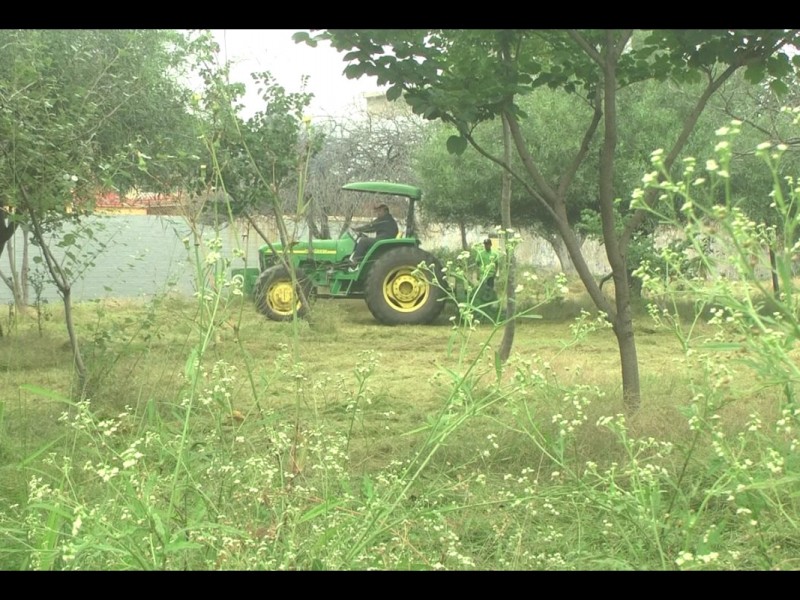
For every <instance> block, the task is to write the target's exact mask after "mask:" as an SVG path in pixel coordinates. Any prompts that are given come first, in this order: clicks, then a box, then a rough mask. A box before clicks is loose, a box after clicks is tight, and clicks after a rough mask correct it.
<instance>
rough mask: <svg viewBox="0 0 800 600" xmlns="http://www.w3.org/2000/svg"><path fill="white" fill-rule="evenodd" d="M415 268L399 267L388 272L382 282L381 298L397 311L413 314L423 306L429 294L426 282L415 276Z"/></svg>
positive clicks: (423, 278)
mask: <svg viewBox="0 0 800 600" xmlns="http://www.w3.org/2000/svg"><path fill="white" fill-rule="evenodd" d="M415 270H416V268H415V267H399V268H397V269H393V270H391V271H389V273H388V274H387V275H386V278H385V279H384V280H383V297H384V299H385V300H386V302H387V303H388V304H389V306H391V307H392V308H394V309H395V310H397V311H400V312H414V311H415V310H419V308H420V307H421V306H422V305H424V304H425V301H426V300H427V299H428V296H430V293H431V286H430V284H429V283H428V280H427V279H425V277H423V276H422V275H421V274H420V275H415V274H414V271H415Z"/></svg>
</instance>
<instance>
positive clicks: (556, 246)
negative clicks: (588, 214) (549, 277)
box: [540, 233, 585, 276]
mask: <svg viewBox="0 0 800 600" xmlns="http://www.w3.org/2000/svg"><path fill="white" fill-rule="evenodd" d="M540 235H541V236H542V238H543V239H544V240H545V241H546V242H547V243H549V244H550V246H551V247H552V248H553V252H555V254H556V258H558V264H559V265H561V272H562V273H564V274H565V275H569V276H575V275H577V274H578V270H577V269H576V268H575V263H574V262H572V258H571V257H570V255H569V250H567V245H566V244H565V243H564V240H563V239H562V238H561V237H560V236H558V235H556V234H554V233H553V234H551V233H545V234H540ZM576 237H577V238H578V243H579V244H580V246H579V247H581V248H582V247H583V242H584V239H585V238H583V237H581V236H578V235H577V234H576Z"/></svg>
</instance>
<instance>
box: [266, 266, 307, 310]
mask: <svg viewBox="0 0 800 600" xmlns="http://www.w3.org/2000/svg"><path fill="white" fill-rule="evenodd" d="M300 288H302V290H303V294H304V296H305V298H306V302H303V299H302V296H301V295H300V293H299V290H300ZM312 289H313V288H312V285H311V282H310V281H309V280H308V278H307V277H304V276H303V274H302V273H299V272H298V273H297V287H292V274H291V273H290V272H289V270H288V269H287V268H286V267H284V266H282V265H276V266H274V267H270V268H268V269H266V270H265V271H263V272H262V273H261V275H259V277H258V280H257V281H256V284H255V287H254V292H253V294H254V297H255V304H256V309H257V310H258V312H260V313H261V314H263V315H264V316H266V317H268V318H270V319H272V320H273V321H291V320H292V314H293V313H294V312H297V316H298V317H304V316H305V315H306V314H308V309H309V307H308V304H307V303H308V302H310V301H311V293H312Z"/></svg>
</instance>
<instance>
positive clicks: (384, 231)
mask: <svg viewBox="0 0 800 600" xmlns="http://www.w3.org/2000/svg"><path fill="white" fill-rule="evenodd" d="M375 213H376V217H375V218H374V219H373V220H372V221H371V222H369V223H367V224H366V225H362V226H361V227H353V231H357V232H359V233H374V234H375V237H367V236H362V237H359V238H358V241H357V242H356V248H355V250H354V251H353V254H352V255H351V256H350V264H351V268H355V267H356V266H357V265H358V264H359V263H360V262H361V259H362V258H364V255H365V254H366V253H367V250H369V249H370V248H371V247H372V245H373V244H374V243H375V242H377V241H378V240H388V239H392V238H395V237H397V232H398V228H397V221H395V220H394V217H393V216H392V214H391V213H390V212H389V207H388V206H386V205H385V204H378V205H377V206H376V207H375Z"/></svg>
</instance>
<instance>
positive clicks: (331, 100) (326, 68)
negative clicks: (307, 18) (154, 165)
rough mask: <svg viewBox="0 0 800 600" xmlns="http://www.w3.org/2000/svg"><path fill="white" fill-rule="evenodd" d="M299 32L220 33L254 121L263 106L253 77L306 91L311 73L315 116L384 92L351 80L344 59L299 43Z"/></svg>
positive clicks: (342, 109)
mask: <svg viewBox="0 0 800 600" xmlns="http://www.w3.org/2000/svg"><path fill="white" fill-rule="evenodd" d="M296 31H298V30H296V29H214V30H212V32H213V34H214V36H215V38H216V39H217V41H218V42H219V45H220V48H221V52H222V55H221V56H222V59H223V60H230V61H231V62H232V63H233V66H232V68H231V78H232V79H233V80H235V81H240V82H242V83H245V84H247V86H248V94H247V95H246V96H245V105H246V106H247V109H246V111H245V114H244V115H243V116H244V117H249V116H251V115H252V113H253V112H255V111H256V110H258V109H259V108H261V107H260V106H259V105H258V103H259V100H258V96H257V94H256V92H255V89H254V86H253V84H252V79H251V78H250V73H253V72H258V71H269V72H270V73H272V75H273V76H274V77H275V79H276V81H277V82H278V83H279V84H280V85H281V86H283V88H284V89H285V90H286V91H287V92H299V91H301V78H302V76H303V75H308V77H309V79H308V84H307V88H306V91H308V92H311V93H313V94H314V99H313V100H312V102H311V106H310V112H311V115H312V116H313V117H314V118H322V117H324V116H337V115H341V114H343V113H345V112H346V111H347V110H348V108H351V107H353V106H354V105H356V103H357V102H358V99H359V98H361V94H362V93H363V92H368V91H378V86H377V85H376V84H375V80H374V79H372V78H367V77H363V78H361V79H355V80H354V79H347V78H346V77H345V76H344V75H342V71H343V70H344V68H345V66H346V63H345V62H344V61H342V55H341V54H339V53H338V52H336V51H335V50H334V49H333V48H331V47H330V46H328V45H327V44H319V45H318V46H317V47H316V48H311V47H310V46H307V45H305V44H295V43H294V41H293V40H292V34H294V33H295V32H296Z"/></svg>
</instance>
